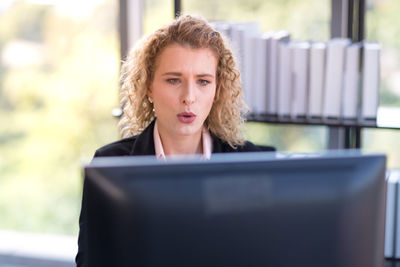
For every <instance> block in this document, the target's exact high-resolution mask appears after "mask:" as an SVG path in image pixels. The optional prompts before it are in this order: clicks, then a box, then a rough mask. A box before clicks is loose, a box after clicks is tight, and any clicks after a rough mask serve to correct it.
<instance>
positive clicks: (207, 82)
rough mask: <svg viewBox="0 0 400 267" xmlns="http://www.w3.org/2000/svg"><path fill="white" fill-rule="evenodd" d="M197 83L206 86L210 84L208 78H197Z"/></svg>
mask: <svg viewBox="0 0 400 267" xmlns="http://www.w3.org/2000/svg"><path fill="white" fill-rule="evenodd" d="M199 84H200V85H202V86H206V85H209V84H210V81H208V80H199Z"/></svg>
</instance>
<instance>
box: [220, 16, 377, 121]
mask: <svg viewBox="0 0 400 267" xmlns="http://www.w3.org/2000/svg"><path fill="white" fill-rule="evenodd" d="M213 25H214V27H215V28H216V30H218V31H219V32H221V33H222V34H223V35H225V36H226V37H227V38H229V39H230V42H231V44H232V48H233V51H234V53H235V55H236V58H237V60H238V61H239V68H240V71H241V77H242V86H243V91H244V96H245V100H246V103H247V105H248V106H249V108H250V112H251V113H252V114H260V115H268V116H269V115H271V116H276V117H277V118H278V120H279V119H282V120H284V121H287V120H291V119H298V118H304V119H325V120H326V119H328V120H336V121H341V120H351V121H357V122H362V121H369V120H372V121H375V120H376V116H377V109H378V105H379V86H380V84H379V83H380V49H381V47H380V45H379V44H378V43H371V42H362V43H351V41H350V40H349V39H344V38H335V39H332V40H329V41H328V42H309V41H296V40H290V33H289V32H287V31H267V32H263V33H262V32H261V31H260V26H259V24H258V23H257V22H242V23H233V22H214V23H213Z"/></svg>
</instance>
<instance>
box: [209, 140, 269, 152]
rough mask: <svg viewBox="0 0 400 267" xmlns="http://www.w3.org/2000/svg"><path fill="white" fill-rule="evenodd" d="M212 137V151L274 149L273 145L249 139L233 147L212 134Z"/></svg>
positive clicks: (259, 150)
mask: <svg viewBox="0 0 400 267" xmlns="http://www.w3.org/2000/svg"><path fill="white" fill-rule="evenodd" d="M213 139H214V142H213V145H214V153H226V152H228V153H229V152H261V151H276V149H275V147H273V146H261V145H255V144H253V143H252V142H250V141H246V142H245V143H244V144H243V145H240V146H237V147H235V148H233V147H231V146H230V145H229V144H228V143H226V142H224V141H223V140H221V139H219V138H217V137H216V136H213Z"/></svg>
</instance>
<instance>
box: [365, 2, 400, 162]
mask: <svg viewBox="0 0 400 267" xmlns="http://www.w3.org/2000/svg"><path fill="white" fill-rule="evenodd" d="M399 14H400V1H398V0H368V1H367V13H366V39H367V40H369V41H377V42H379V43H380V44H381V47H382V50H381V85H380V106H383V107H385V106H389V107H397V108H400V39H399V36H400V24H399V23H398V21H399ZM399 138H400V130H383V129H364V130H363V136H362V141H363V143H362V147H363V148H365V149H367V150H371V151H381V152H384V153H386V154H387V155H388V168H400V155H399V151H400V142H398V140H399Z"/></svg>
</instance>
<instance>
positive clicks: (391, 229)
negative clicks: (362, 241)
mask: <svg viewBox="0 0 400 267" xmlns="http://www.w3.org/2000/svg"><path fill="white" fill-rule="evenodd" d="M399 178H400V172H399V171H391V172H390V176H389V178H388V179H387V181H386V220H385V257H386V258H392V257H394V253H395V251H394V248H395V244H394V242H395V236H394V235H395V227H396V225H395V221H396V220H397V218H396V217H395V214H396V211H395V209H396V201H397V199H398V197H397V195H398V189H397V187H398V182H399ZM397 229H399V228H397ZM396 238H397V237H396ZM397 244H399V245H400V243H398V242H397Z"/></svg>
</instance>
